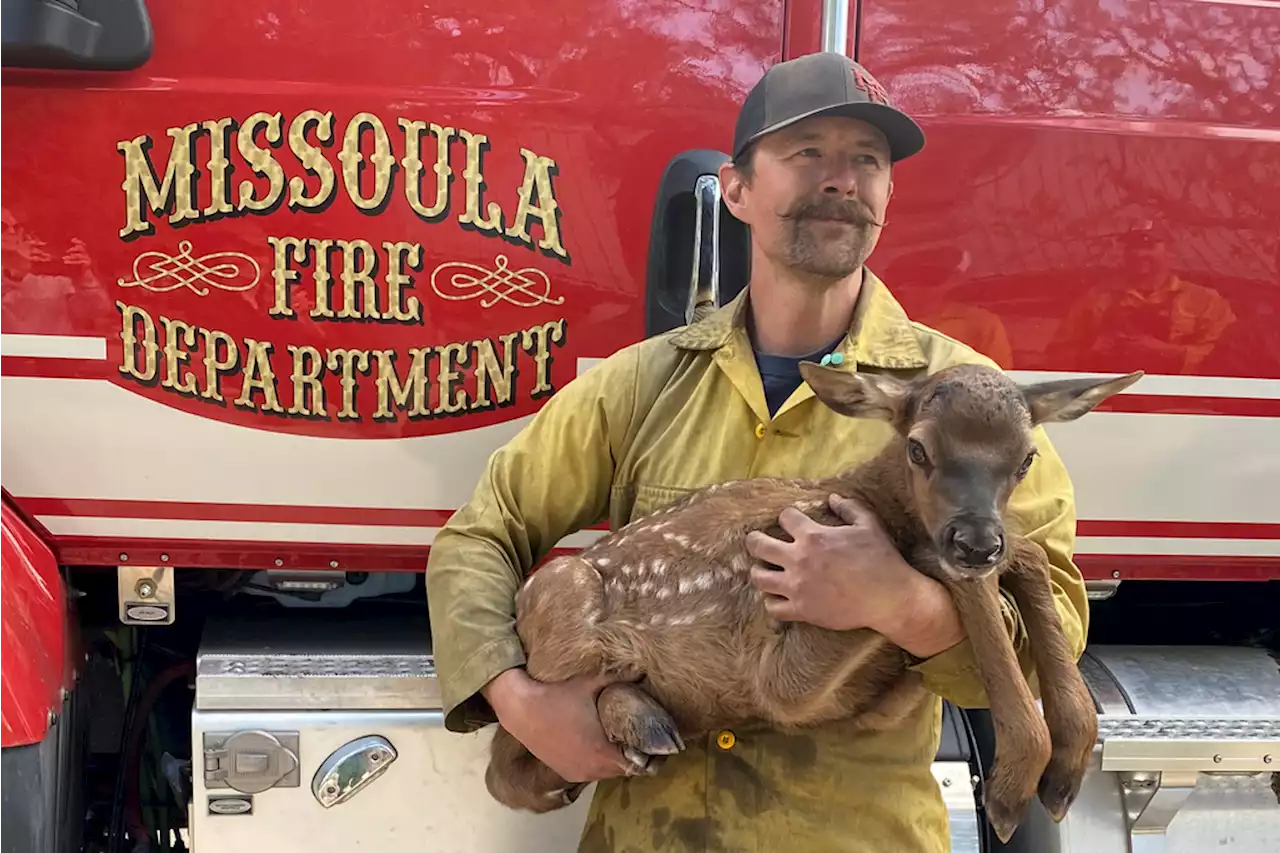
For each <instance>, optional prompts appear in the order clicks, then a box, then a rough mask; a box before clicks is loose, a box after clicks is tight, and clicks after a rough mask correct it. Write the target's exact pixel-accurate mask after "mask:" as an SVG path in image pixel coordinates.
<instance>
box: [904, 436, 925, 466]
mask: <svg viewBox="0 0 1280 853" xmlns="http://www.w3.org/2000/svg"><path fill="white" fill-rule="evenodd" d="M907 456H908V457H909V458H910V459H911V461H912V462H913V463H914V464H916V465H928V464H929V454H928V453H925V452H924V445H923V444H921V443H920V442H918V441H916V440H915V439H914V438H911V439H908V440H907Z"/></svg>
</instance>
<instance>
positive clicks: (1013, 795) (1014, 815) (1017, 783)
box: [986, 759, 1037, 844]
mask: <svg viewBox="0 0 1280 853" xmlns="http://www.w3.org/2000/svg"><path fill="white" fill-rule="evenodd" d="M998 762H999V760H998V759H997V765H996V769H995V772H994V773H993V774H992V775H991V781H990V782H989V783H988V785H987V796H986V807H987V820H988V821H990V822H991V827H992V829H994V830H995V831H996V836H997V837H998V838H999V839H1000V841H1001V842H1002V843H1005V844H1007V843H1008V842H1009V839H1010V838H1012V837H1013V833H1014V832H1015V831H1016V830H1017V829H1018V824H1020V823H1021V822H1022V819H1023V816H1024V815H1026V813H1027V806H1029V805H1030V804H1031V801H1032V800H1033V799H1035V796H1036V791H1035V787H1034V786H1035V780H1036V778H1037V777H1035V776H1032V777H1031V779H1030V780H1028V781H1029V783H1024V782H1023V780H1022V779H1021V778H1014V777H1010V776H1009V775H1008V774H1006V773H1002V772H1001V771H1000V766H999V763H998Z"/></svg>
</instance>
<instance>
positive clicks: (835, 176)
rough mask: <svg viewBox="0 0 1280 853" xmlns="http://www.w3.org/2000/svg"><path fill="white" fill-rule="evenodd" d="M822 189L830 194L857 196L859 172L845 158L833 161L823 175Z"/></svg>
mask: <svg viewBox="0 0 1280 853" xmlns="http://www.w3.org/2000/svg"><path fill="white" fill-rule="evenodd" d="M822 191H823V192H824V193H826V194H828V195H840V196H845V197H855V198H856V197H857V195H858V172H857V170H856V169H855V168H854V166H853V163H852V162H850V161H849V160H846V159H843V158H842V159H839V160H837V161H835V162H833V163H832V164H831V166H830V168H829V169H827V172H826V174H824V175H823V176H822Z"/></svg>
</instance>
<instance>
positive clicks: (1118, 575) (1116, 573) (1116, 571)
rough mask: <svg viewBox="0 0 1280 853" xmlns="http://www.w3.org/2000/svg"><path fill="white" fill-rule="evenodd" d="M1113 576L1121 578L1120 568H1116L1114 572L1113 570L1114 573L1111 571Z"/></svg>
mask: <svg viewBox="0 0 1280 853" xmlns="http://www.w3.org/2000/svg"><path fill="white" fill-rule="evenodd" d="M1111 577H1113V578H1119V577H1120V570H1119V569H1116V570H1115V571H1114V572H1112V573H1111Z"/></svg>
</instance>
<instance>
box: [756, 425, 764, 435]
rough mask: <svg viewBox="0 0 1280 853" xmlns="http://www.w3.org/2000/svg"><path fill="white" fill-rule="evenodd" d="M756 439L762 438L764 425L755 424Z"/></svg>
mask: <svg viewBox="0 0 1280 853" xmlns="http://www.w3.org/2000/svg"><path fill="white" fill-rule="evenodd" d="M756 438H764V424H756Z"/></svg>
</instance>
